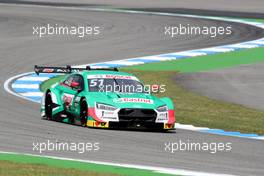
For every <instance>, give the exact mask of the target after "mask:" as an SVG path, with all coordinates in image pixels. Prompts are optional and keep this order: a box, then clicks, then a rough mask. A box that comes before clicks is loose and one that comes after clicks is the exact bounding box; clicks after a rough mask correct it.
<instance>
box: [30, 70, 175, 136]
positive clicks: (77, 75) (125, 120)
mask: <svg viewBox="0 0 264 176" xmlns="http://www.w3.org/2000/svg"><path fill="white" fill-rule="evenodd" d="M34 70H35V72H36V73H37V74H40V73H63V74H66V75H65V78H64V79H63V80H62V81H60V82H57V83H55V84H53V85H52V86H51V87H49V88H48V89H47V90H46V92H45V93H44V95H43V97H42V101H41V116H42V117H43V118H46V119H48V120H55V121H62V122H66V123H70V124H76V125H81V126H88V127H95V128H133V129H157V130H165V131H167V130H172V129H174V124H175V114H174V104H173V102H172V100H171V99H170V98H168V97H163V98H158V97H156V96H153V95H152V94H151V91H150V90H149V87H145V86H144V85H143V83H142V82H141V81H139V79H138V78H137V77H136V76H134V75H132V74H129V73H125V72H119V71H118V70H117V69H116V68H97V69H96V68H91V67H90V66H87V67H86V68H73V67H71V66H66V67H42V66H37V65H36V66H35V68H34Z"/></svg>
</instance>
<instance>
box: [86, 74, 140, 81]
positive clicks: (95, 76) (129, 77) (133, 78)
mask: <svg viewBox="0 0 264 176" xmlns="http://www.w3.org/2000/svg"><path fill="white" fill-rule="evenodd" d="M87 78H88V79H95V78H104V79H131V80H138V79H137V78H136V77H135V76H126V75H110V74H108V75H107V74H98V75H88V76H87Z"/></svg>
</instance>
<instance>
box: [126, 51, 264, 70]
mask: <svg viewBox="0 0 264 176" xmlns="http://www.w3.org/2000/svg"><path fill="white" fill-rule="evenodd" d="M263 53H264V47H260V48H254V49H248V50H241V51H234V52H228V53H219V54H214V55H207V56H197V57H192V58H187V59H179V60H174V61H163V62H156V63H149V64H144V65H137V66H131V67H126V68H125V69H128V70H145V71H146V70H148V71H179V72H198V71H206V70H213V69H220V68H227V67H233V66H237V65H243V64H251V63H257V62H263V61H264V54H263Z"/></svg>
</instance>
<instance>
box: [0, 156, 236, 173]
mask: <svg viewBox="0 0 264 176" xmlns="http://www.w3.org/2000/svg"><path fill="white" fill-rule="evenodd" d="M0 153H3V154H14V155H19V154H20V155H21V154H22V155H26V156H33V157H43V158H50V159H57V160H66V161H77V162H83V163H90V164H99V165H106V166H115V167H124V168H132V169H141V170H148V171H153V172H156V173H164V174H171V175H182V176H232V175H226V174H217V173H209V172H197V171H189V170H184V169H173V168H164V167H154V166H145V165H144V166H143V165H135V164H119V163H112V162H103V161H93V160H81V159H72V158H64V157H57V156H48V155H45V156H43V155H34V154H27V153H16V152H4V151H0Z"/></svg>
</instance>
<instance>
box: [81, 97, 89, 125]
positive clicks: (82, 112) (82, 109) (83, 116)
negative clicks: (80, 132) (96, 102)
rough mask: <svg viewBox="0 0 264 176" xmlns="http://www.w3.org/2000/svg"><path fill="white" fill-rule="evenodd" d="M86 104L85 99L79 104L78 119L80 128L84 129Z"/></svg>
mask: <svg viewBox="0 0 264 176" xmlns="http://www.w3.org/2000/svg"><path fill="white" fill-rule="evenodd" d="M87 110H88V107H87V103H86V101H85V99H82V100H81V103H80V118H81V126H83V127H86V126H87Z"/></svg>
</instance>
